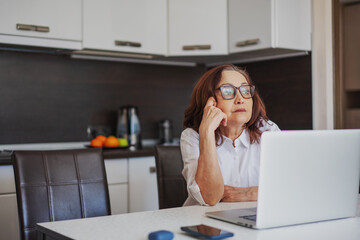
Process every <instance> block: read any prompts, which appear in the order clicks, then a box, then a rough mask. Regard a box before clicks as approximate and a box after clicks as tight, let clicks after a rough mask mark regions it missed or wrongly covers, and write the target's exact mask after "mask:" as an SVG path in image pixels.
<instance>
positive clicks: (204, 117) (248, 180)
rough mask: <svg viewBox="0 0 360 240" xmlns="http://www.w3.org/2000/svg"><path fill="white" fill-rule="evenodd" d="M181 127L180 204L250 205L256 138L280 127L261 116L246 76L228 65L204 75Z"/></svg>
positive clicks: (262, 108)
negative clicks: (183, 188)
mask: <svg viewBox="0 0 360 240" xmlns="http://www.w3.org/2000/svg"><path fill="white" fill-rule="evenodd" d="M184 127H185V128H186V129H185V130H184V131H183V132H182V134H181V139H180V146H181V153H182V157H183V161H184V169H183V175H184V177H185V179H186V182H187V188H188V193H189V197H188V199H187V200H186V201H185V203H184V205H185V206H186V205H194V204H201V205H215V204H216V203H218V202H219V201H223V202H238V201H256V200H257V190H258V187H257V186H258V176H259V165H260V138H261V134H262V132H264V131H279V130H280V129H279V128H278V126H277V125H276V124H275V123H273V122H271V121H270V120H269V119H268V117H267V116H266V111H265V106H264V104H263V102H262V100H261V98H260V96H259V95H258V93H257V91H256V90H255V86H254V85H253V84H252V82H251V79H250V77H249V75H248V74H247V73H246V72H245V71H244V70H241V69H239V68H237V67H235V66H233V65H221V66H218V67H215V68H213V69H211V70H209V71H208V72H206V73H205V74H204V75H203V76H202V77H201V78H200V80H199V81H198V82H197V84H196V86H195V88H194V90H193V93H192V96H191V100H190V104H189V106H188V108H187V109H186V111H185V119H184Z"/></svg>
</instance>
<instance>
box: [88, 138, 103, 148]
mask: <svg viewBox="0 0 360 240" xmlns="http://www.w3.org/2000/svg"><path fill="white" fill-rule="evenodd" d="M90 146H92V147H102V146H103V143H102V142H101V140H100V139H97V138H94V139H93V140H91V142H90Z"/></svg>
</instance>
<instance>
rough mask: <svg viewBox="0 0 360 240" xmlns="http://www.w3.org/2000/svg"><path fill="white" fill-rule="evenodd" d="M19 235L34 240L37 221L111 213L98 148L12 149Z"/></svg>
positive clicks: (101, 159)
mask: <svg viewBox="0 0 360 240" xmlns="http://www.w3.org/2000/svg"><path fill="white" fill-rule="evenodd" d="M13 161H14V173H15V185H16V192H17V202H18V212H19V225H20V236H21V239H23V240H32V239H36V223H39V222H52V221H58V220H67V219H77V218H87V217H95V216H104V215H109V214H110V202H109V192H108V186H107V179H106V172H105V165H104V159H103V156H102V151H101V150H100V149H78V150H51V151H14V154H13Z"/></svg>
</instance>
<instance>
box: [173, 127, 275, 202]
mask: <svg viewBox="0 0 360 240" xmlns="http://www.w3.org/2000/svg"><path fill="white" fill-rule="evenodd" d="M263 125H264V126H263V127H261V128H260V131H261V132H265V131H280V129H279V127H278V126H277V125H276V124H275V123H273V122H272V121H270V120H269V121H267V122H266V121H263ZM223 137H224V142H223V144H222V145H220V146H218V147H216V151H217V158H218V162H219V165H220V169H221V173H222V176H223V180H224V184H225V185H229V186H233V187H252V186H258V185H259V167H260V144H258V143H256V142H255V143H253V144H250V137H249V133H248V130H245V131H243V132H242V133H241V135H240V136H239V137H238V138H237V139H235V147H234V146H233V141H232V140H231V139H229V138H227V137H225V136H223ZM180 147H181V154H182V158H183V161H184V169H183V171H182V174H183V176H184V178H185V180H186V183H187V189H188V194H189V196H188V198H187V200H186V201H185V203H184V206H188V205H197V204H200V205H207V204H206V203H205V201H204V199H203V198H202V196H201V193H200V188H199V186H198V185H197V183H196V181H195V174H196V170H197V164H198V159H199V134H198V133H197V132H196V131H195V130H193V129H191V128H187V129H185V130H184V131H183V132H182V134H181V138H180Z"/></svg>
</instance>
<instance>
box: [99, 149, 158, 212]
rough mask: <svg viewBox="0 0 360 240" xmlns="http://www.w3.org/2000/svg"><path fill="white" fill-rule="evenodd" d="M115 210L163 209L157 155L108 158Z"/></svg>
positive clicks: (108, 174)
mask: <svg viewBox="0 0 360 240" xmlns="http://www.w3.org/2000/svg"><path fill="white" fill-rule="evenodd" d="M105 168H106V174H107V179H108V185H109V195H110V204H111V213H112V214H120V213H127V212H140V211H150V210H157V209H159V201H158V190H157V179H156V168H155V157H153V156H150V157H135V158H120V159H107V160H105Z"/></svg>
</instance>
